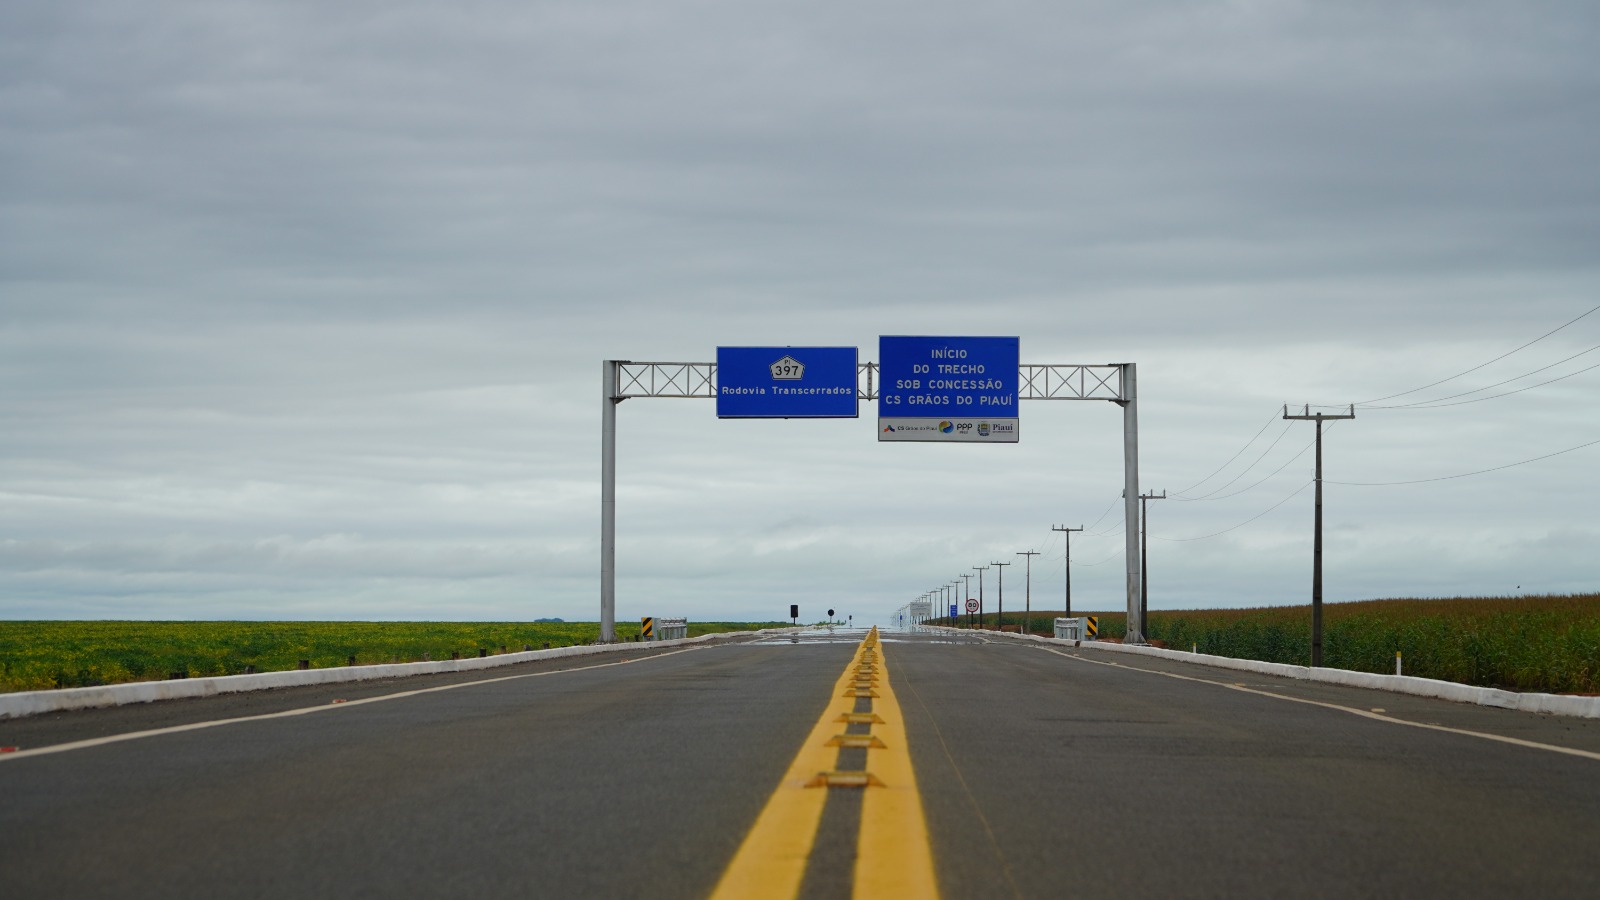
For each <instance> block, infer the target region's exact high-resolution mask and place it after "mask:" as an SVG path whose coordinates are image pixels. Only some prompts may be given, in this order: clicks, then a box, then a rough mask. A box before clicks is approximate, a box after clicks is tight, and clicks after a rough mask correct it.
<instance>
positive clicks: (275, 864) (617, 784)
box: [0, 632, 1600, 898]
mask: <svg viewBox="0 0 1600 900" xmlns="http://www.w3.org/2000/svg"><path fill="white" fill-rule="evenodd" d="M860 637H861V634H860V633H859V632H854V633H844V632H840V633H838V634H834V635H828V634H813V635H807V636H806V637H805V638H804V639H803V640H800V641H799V642H795V643H791V642H790V641H789V640H787V639H778V640H769V641H762V642H751V643H741V644H734V645H728V646H718V647H710V648H705V649H694V650H687V651H680V652H675V653H654V654H648V653H646V652H645V651H643V650H640V651H629V652H628V654H627V656H628V659H627V661H625V662H620V663H619V662H617V661H616V660H615V659H614V658H612V657H609V656H608V657H603V658H601V659H603V661H599V660H596V661H584V660H581V659H575V660H565V661H562V662H561V663H560V664H541V665H532V666H518V667H511V668H507V669H503V670H496V671H494V672H484V673H475V674H472V675H467V676H448V677H440V678H426V679H407V680H403V681H392V682H386V683H378V684H365V685H359V686H357V685H342V686H336V687H325V688H306V689H296V690H289V691H280V692H271V693H270V694H259V695H238V696H233V697H222V698H210V699H206V700H192V701H178V702H173V703H163V704H149V705H144V706H139V707H125V708H120V709H114V710H99V711H85V712H77V713H70V714H58V715H52V716H46V717H35V718H30V719H23V720H18V721H10V722H0V746H18V747H20V748H21V750H22V751H24V752H21V753H10V754H4V755H0V893H3V894H4V895H5V896H16V897H113V896H114V897H164V898H172V897H180V898H181V897H218V898H222V897H268V896H271V897H327V896H339V897H379V896H383V897H397V896H416V895H421V894H439V893H444V892H468V891H481V892H487V893H488V894H489V895H492V896H505V895H513V894H515V895H526V896H540V897H705V896H708V895H709V894H710V893H711V892H712V890H713V888H714V887H715V886H716V885H717V883H718V881H719V878H720V877H721V876H722V874H723V872H724V870H725V869H726V868H728V867H729V864H730V860H732V859H733V857H734V855H735V853H736V852H737V851H739V848H740V846H741V842H742V841H744V839H745V837H746V835H747V834H748V833H750V832H751V830H752V826H753V823H754V822H755V821H756V819H757V817H758V815H759V814H761V812H762V810H763V807H764V805H765V804H766V803H767V801H768V798H769V796H770V795H773V793H774V789H775V787H776V786H777V785H778V784H779V783H780V781H781V780H782V779H783V777H784V774H785V771H786V770H787V769H788V768H789V766H790V764H791V762H792V761H794V760H795V759H796V753H797V751H798V750H799V749H800V747H801V745H802V743H803V742H805V741H806V740H807V736H808V735H809V734H811V732H812V730H813V727H814V726H816V725H817V723H818V719H819V716H821V715H822V714H823V711H824V709H825V708H826V707H827V706H828V703H829V700H830V697H831V695H832V694H833V693H834V687H835V682H836V680H838V679H839V678H840V677H841V672H843V671H844V670H845V669H846V667H847V666H848V665H849V664H850V663H851V659H852V654H853V653H854V652H855V650H856V645H857V643H858V642H859V640H860ZM884 640H885V643H884V646H883V648H882V654H883V658H884V660H885V662H886V663H887V666H888V669H887V671H888V681H889V682H890V684H891V685H892V687H893V688H894V691H895V694H896V696H897V697H898V705H899V708H900V710H901V712H902V714H903V717H904V727H905V729H906V740H907V742H908V744H909V750H910V758H911V761H912V763H913V765H914V769H915V778H916V786H917V788H918V789H919V791H918V792H919V793H920V798H921V805H922V810H923V813H924V814H925V817H926V834H927V844H928V847H929V850H930V851H931V855H932V859H933V864H934V869H935V872H936V875H937V881H938V884H939V888H940V890H941V892H942V893H943V895H944V896H947V897H1061V896H1086V897H1146V896H1168V897H1286V896H1309V897H1321V896H1325V897H1419V896H1426V897H1431V896H1472V897H1493V896H1503V897H1593V896H1600V852H1597V851H1596V847H1600V722H1596V721H1590V720H1575V719H1564V718H1556V717H1550V716H1539V715H1531V714H1524V713H1516V712H1511V711H1506V710H1497V709H1485V708H1479V707H1471V706H1464V705H1459V704H1452V703H1446V702H1442V701H1433V700H1426V699H1421V698H1412V697H1405V696H1401V695H1394V694H1385V693H1378V692H1370V691H1363V690H1359V689H1351V688H1339V687H1333V686H1325V685H1308V684H1304V683H1299V682H1293V681H1289V680H1286V679H1276V678H1271V677H1267V676H1257V675H1245V674H1242V673H1237V672H1232V671H1224V670H1218V669H1208V668H1205V667H1201V666H1192V665H1188V664H1183V663H1176V662H1164V661H1155V660H1149V659H1145V658H1142V657H1141V658H1124V657H1122V656H1121V655H1117V654H1109V653H1097V652H1092V651H1073V650H1070V649H1062V650H1058V652H1047V651H1045V650H1042V649H1038V648H1036V647H1033V646H1029V645H1023V644H1019V643H1017V642H1013V641H997V640H987V639H983V638H979V637H971V636H957V637H954V638H950V637H943V636H929V635H912V636H897V635H894V634H885V635H884ZM336 701H342V702H336ZM1374 710H1381V711H1380V712H1374ZM230 719H245V720H244V721H234V722H230V723H227V724H220V725H208V724H207V723H212V722H218V721H222V720H230ZM197 725H199V726H204V727H193V728H190V730H178V729H183V728H185V727H187V726H197ZM1419 725H1420V726H1433V727H1418V726H1419ZM852 727H854V726H852ZM152 729H157V730H158V732H157V733H154V734H150V735H148V736H144V737H138V738H134V739H122V736H126V735H128V734H131V733H135V732H141V731H147V730H152ZM1496 737H1498V738H1501V739H1502V740H1496V739H1493V738H1496ZM1508 741H1515V743H1513V742H1508ZM74 742H76V743H75V744H74ZM52 747H56V748H61V749H60V750H59V752H44V753H37V754H36V755H30V753H34V752H35V751H40V750H48V749H49V748H52ZM1562 748H1564V749H1568V750H1576V751H1579V752H1580V753H1586V754H1588V755H1574V754H1571V753H1563V752H1559V750H1560V749H1562ZM838 752H839V761H840V768H841V769H842V768H848V767H850V766H849V765H847V764H854V765H857V766H859V765H861V764H862V763H863V761H864V764H865V766H866V768H868V769H871V768H872V767H873V762H872V760H873V757H872V754H873V753H878V752H884V751H870V750H855V749H844V750H840V751H838ZM822 790H826V791H827V800H826V807H825V809H824V812H823V815H822V818H821V828H820V830H819V832H818V834H817V837H816V842H815V844H814V846H813V848H812V850H811V856H810V859H809V861H808V862H807V863H806V867H805V877H804V881H803V882H802V889H801V894H802V895H803V896H815V897H832V896H845V895H847V894H848V893H849V892H850V889H851V886H852V883H853V881H852V879H853V876H852V862H853V857H854V855H855V852H856V846H857V845H856V831H857V829H858V828H859V827H860V822H861V818H862V816H861V812H860V810H861V799H860V798H861V796H862V789H840V788H833V789H822ZM864 790H866V791H873V790H881V789H879V788H866V789H864Z"/></svg>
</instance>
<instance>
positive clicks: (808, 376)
mask: <svg viewBox="0 0 1600 900" xmlns="http://www.w3.org/2000/svg"><path fill="white" fill-rule="evenodd" d="M859 357H860V353H859V352H858V351H857V349H856V348H855V347H718V348H717V417H718V418H720V419H853V418H856V417H857V416H858V415H860V404H859V403H858V402H857V399H856V397H857V394H856V369H857V362H858V359H859Z"/></svg>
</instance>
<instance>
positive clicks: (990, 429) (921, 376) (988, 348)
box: [878, 335, 1020, 444]
mask: <svg viewBox="0 0 1600 900" xmlns="http://www.w3.org/2000/svg"><path fill="white" fill-rule="evenodd" d="M1019 345H1020V341H1019V340H1018V339H1017V338H1014V337H920V336H918V337H911V336H890V335H883V336H880V337H879V338H878V359H879V363H878V365H879V370H878V371H879V386H878V440H880V441H939V442H965V443H992V444H1014V443H1016V442H1017V437H1018V428H1017V425H1018V422H1017V399H1018V398H1017V393H1018V369H1019V360H1020V350H1019Z"/></svg>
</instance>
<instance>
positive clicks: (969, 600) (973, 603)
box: [967, 597, 978, 613]
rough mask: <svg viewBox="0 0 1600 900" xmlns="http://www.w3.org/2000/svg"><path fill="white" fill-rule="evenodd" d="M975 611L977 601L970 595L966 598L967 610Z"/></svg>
mask: <svg viewBox="0 0 1600 900" xmlns="http://www.w3.org/2000/svg"><path fill="white" fill-rule="evenodd" d="M977 611H978V601H977V600H974V599H973V598H971V597H968V598H967V612H969V613H975V612H977Z"/></svg>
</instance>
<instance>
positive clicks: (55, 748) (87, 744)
mask: <svg viewBox="0 0 1600 900" xmlns="http://www.w3.org/2000/svg"><path fill="white" fill-rule="evenodd" d="M702 649H706V648H703V647H685V648H683V649H681V650H668V651H667V652H665V653H655V654H652V655H650V656H640V657H635V658H633V659H622V660H617V661H616V662H608V663H600V664H598V665H593V666H578V667H576V668H572V669H555V670H553V671H548V672H525V673H523V674H521V675H504V676H501V677H499V678H486V679H484V680H482V681H465V682H462V683H460V684H446V685H440V686H438V687H431V688H418V689H416V690H411V691H400V692H398V693H394V694H383V695H381V696H378V697H366V698H364V699H361V700H335V701H334V702H333V703H331V704H319V705H317V706H305V707H301V708H299V709H287V710H283V711H281V712H275V713H262V714H260V715H256V716H239V717H238V718H233V719H211V720H209V721H205V722H190V723H188V724H185V725H171V726H168V727H166V728H152V729H150V730H148V731H129V732H125V733H123V734H112V735H107V736H105V737H97V738H90V739H88V740H82V741H72V742H70V743H66V744H52V745H50V746H48V747H34V748H30V749H27V750H17V751H15V752H12V753H7V754H5V755H3V756H0V761H4V762H11V761H12V760H17V759H26V758H28V757H33V756H48V755H50V754H54V753H66V752H68V751H70V750H87V749H89V748H91V747H103V746H105V745H107V744H118V743H121V742H123V741H136V740H139V739H141V738H152V737H160V736H162V735H167V734H182V733H183V732H186V731H200V730H202V729H206V728H217V727H220V726H222V725H237V724H240V723H242V722H265V721H267V720H269V719H287V718H290V717H293V716H304V715H310V714H311V713H319V712H327V711H329V710H347V709H351V708H353V707H357V706H365V705H367V704H368V703H382V702H384V701H386V700H403V699H405V698H407V697H418V696H421V695H423V694H436V693H438V692H440V691H453V690H456V689H457V688H469V687H478V686H480V685H485V684H498V683H500V682H502V681H517V680H519V679H523V678H540V677H543V676H545V675H563V674H566V673H568V672H583V671H587V670H589V669H604V668H607V667H609V666H623V665H627V664H628V663H635V662H644V661H646V660H652V659H660V658H661V657H663V656H675V655H677V654H679V653H689V652H691V651H694V650H702Z"/></svg>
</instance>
